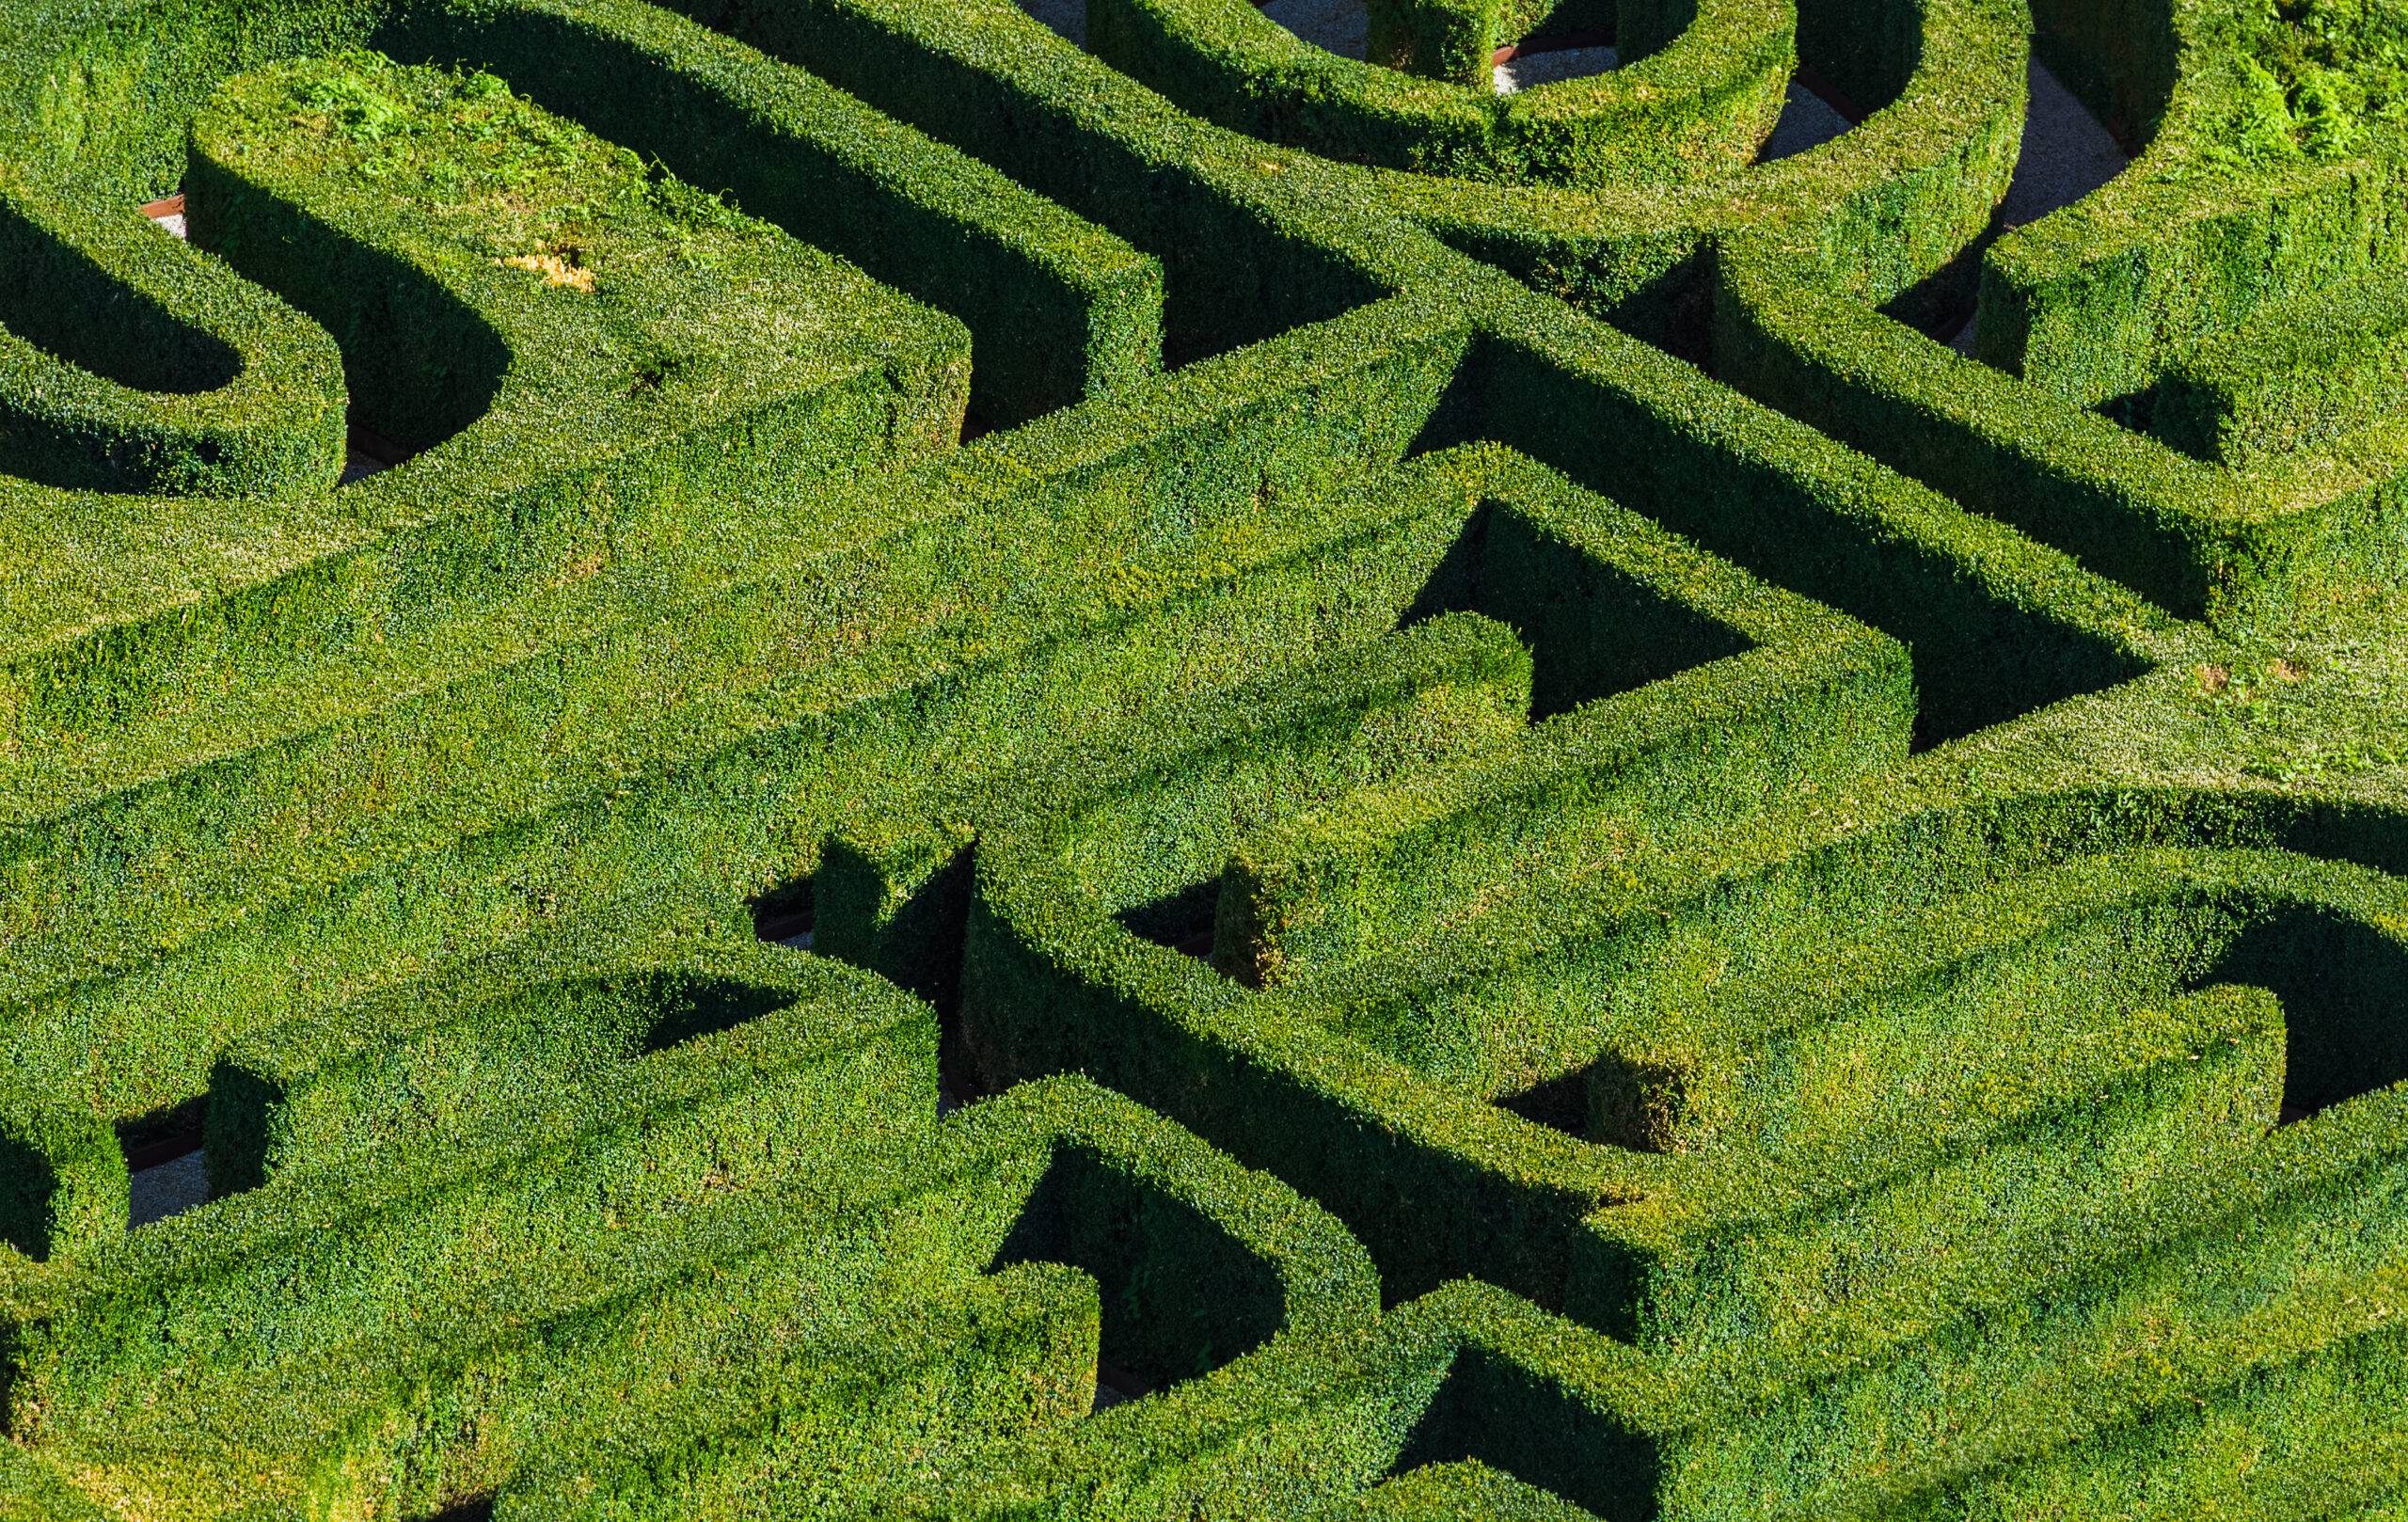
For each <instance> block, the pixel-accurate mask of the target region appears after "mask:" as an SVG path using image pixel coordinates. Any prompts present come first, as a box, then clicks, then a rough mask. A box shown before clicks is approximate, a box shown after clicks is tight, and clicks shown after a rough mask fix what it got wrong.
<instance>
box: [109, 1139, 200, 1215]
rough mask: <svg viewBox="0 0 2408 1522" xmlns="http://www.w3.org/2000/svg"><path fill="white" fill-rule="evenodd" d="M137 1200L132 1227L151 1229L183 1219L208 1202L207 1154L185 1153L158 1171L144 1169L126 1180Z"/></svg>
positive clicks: (160, 1166) (153, 1168)
mask: <svg viewBox="0 0 2408 1522" xmlns="http://www.w3.org/2000/svg"><path fill="white" fill-rule="evenodd" d="M126 1182H127V1184H128V1185H129V1186H130V1192H131V1193H132V1195H133V1197H134V1209H133V1211H132V1212H131V1213H129V1218H128V1221H127V1224H128V1225H129V1226H148V1225H150V1223H151V1222H153V1221H164V1220H166V1218H167V1217H168V1216H170V1215H181V1214H182V1213H184V1212H186V1211H188V1210H190V1209H192V1208H193V1207H194V1206H195V1205H200V1204H205V1203H207V1202H208V1199H209V1159H208V1154H207V1153H205V1152H186V1153H185V1154H184V1155H183V1156H182V1157H171V1158H169V1159H167V1161H166V1162H165V1163H162V1164H160V1165H158V1166H156V1167H149V1168H144V1169H142V1170H141V1171H140V1172H138V1173H135V1174H133V1175H131V1176H130V1177H128V1179H127V1180H126Z"/></svg>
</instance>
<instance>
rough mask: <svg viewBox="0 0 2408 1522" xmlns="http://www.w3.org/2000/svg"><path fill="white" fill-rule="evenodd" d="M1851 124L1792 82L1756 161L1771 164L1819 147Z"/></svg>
mask: <svg viewBox="0 0 2408 1522" xmlns="http://www.w3.org/2000/svg"><path fill="white" fill-rule="evenodd" d="M1853 125H1854V123H1853V122H1851V121H1849V120H1848V119H1847V118H1846V117H1844V116H1842V115H1840V114H1839V110H1838V108H1837V107H1835V106H1833V105H1832V104H1831V103H1830V102H1829V101H1826V100H1824V99H1823V98H1822V97H1821V96H1819V95H1817V94H1815V93H1814V91H1813V90H1810V89H1808V88H1807V87H1805V86H1803V85H1800V84H1799V83H1798V82H1797V81H1796V80H1794V79H1793V80H1791V81H1790V82H1789V99H1788V100H1786V101H1785V102H1783V103H1782V108H1781V119H1780V120H1779V121H1777V122H1775V123H1774V124H1773V129H1772V135H1771V136H1770V137H1767V138H1766V139H1765V146H1764V151H1762V152H1759V153H1758V154H1757V155H1756V162H1757V163H1758V164H1770V163H1772V162H1774V161H1775V160H1777V159H1785V158H1791V157H1795V156H1796V155H1798V154H1799V153H1803V152H1805V151H1807V150H1808V149H1810V148H1820V147H1822V146H1823V145H1824V144H1825V143H1828V142H1830V140H1831V139H1833V138H1834V137H1837V136H1839V135H1841V134H1842V133H1844V132H1846V131H1847V130H1848V128H1849V127H1851V126H1853Z"/></svg>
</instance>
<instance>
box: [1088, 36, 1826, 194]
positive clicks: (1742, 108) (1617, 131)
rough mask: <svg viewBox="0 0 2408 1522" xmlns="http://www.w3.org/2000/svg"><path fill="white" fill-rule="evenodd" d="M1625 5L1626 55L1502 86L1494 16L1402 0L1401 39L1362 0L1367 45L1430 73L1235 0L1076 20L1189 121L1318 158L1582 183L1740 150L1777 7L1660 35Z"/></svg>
mask: <svg viewBox="0 0 2408 1522" xmlns="http://www.w3.org/2000/svg"><path fill="white" fill-rule="evenodd" d="M1633 9H1634V10H1637V11H1640V14H1639V15H1637V16H1635V17H1634V18H1633V20H1634V22H1635V23H1636V24H1634V25H1633V26H1632V27H1631V28H1630V32H1631V39H1630V40H1631V41H1632V43H1633V44H1634V46H1633V48H1632V52H1631V55H1630V56H1628V57H1627V58H1626V59H1625V61H1624V67H1622V68H1619V69H1615V70H1611V71H1608V72H1605V73H1602V74H1597V75H1593V76H1592V77H1589V78H1585V79H1579V80H1567V81H1561V82H1559V83H1555V84H1550V85H1545V86H1541V87H1536V88H1532V89H1528V90H1520V91H1516V92H1514V93H1513V94H1511V95H1503V96H1500V95H1497V93H1496V92H1495V91H1493V90H1492V89H1490V88H1489V61H1488V60H1489V56H1490V55H1491V54H1492V53H1494V52H1495V51H1496V50H1497V48H1499V47H1501V46H1503V45H1505V44H1507V43H1510V42H1514V41H1518V40H1520V37H1521V34H1520V33H1515V34H1513V35H1507V34H1506V33H1505V32H1503V31H1502V30H1501V29H1500V28H1501V27H1502V26H1503V25H1504V24H1505V22H1506V18H1505V17H1504V16H1503V15H1501V14H1493V15H1492V14H1479V15H1458V14H1456V13H1454V12H1451V11H1435V10H1434V11H1432V12H1429V13H1423V12H1417V13H1415V16H1414V22H1413V24H1408V25H1406V26H1405V27H1403V28H1402V35H1399V29H1398V28H1397V27H1396V25H1395V24H1394V23H1393V22H1392V21H1391V22H1390V23H1389V24H1386V25H1381V24H1378V21H1377V19H1376V18H1377V17H1379V16H1382V15H1386V13H1387V12H1386V8H1380V9H1378V10H1375V23H1374V26H1373V37H1372V40H1371V47H1372V52H1373V55H1374V57H1379V56H1381V55H1384V54H1388V53H1402V54H1404V55H1408V56H1410V57H1416V58H1428V59H1430V60H1432V63H1433V66H1434V68H1433V71H1434V72H1438V75H1439V77H1437V78H1430V79H1425V78H1420V77H1417V76H1416V75H1415V74H1413V73H1405V72H1401V71H1397V70H1395V69H1390V68H1386V67H1383V66H1382V65H1381V64H1379V63H1376V62H1374V63H1364V62H1360V61H1358V60H1355V59H1352V58H1345V57H1341V56H1339V55H1336V54H1332V53H1329V52H1327V51H1325V50H1323V49H1322V48H1319V47H1316V46H1314V45H1313V44H1312V43H1309V42H1306V41H1304V40H1300V39H1298V38H1297V37H1295V36H1294V35H1293V34H1291V33H1290V32H1289V31H1288V30H1287V29H1286V28H1285V27H1282V26H1280V25H1279V24H1276V23H1275V22H1273V21H1270V20H1269V19H1267V18H1265V17H1263V16H1261V15H1259V14H1258V13H1257V12H1256V10H1255V8H1253V7H1252V6H1249V5H1245V4H1242V3H1239V0H1117V3H1112V4H1103V5H1095V6H1091V7H1090V8H1089V9H1088V16H1087V27H1088V37H1089V45H1090V46H1091V47H1092V48H1093V49H1094V51H1095V55H1096V56H1098V57H1099V58H1101V59H1102V60H1103V61H1104V62H1106V63H1109V64H1111V65H1112V66H1113V67H1114V68H1116V69H1118V70H1120V71H1123V72H1125V73H1128V74H1130V75H1132V76H1133V77H1134V78H1137V79H1141V80H1143V81H1145V82H1146V83H1147V84H1149V85H1150V86H1152V87H1155V88H1157V89H1160V90H1161V91H1162V92H1163V93H1164V94H1165V95H1167V96H1169V97H1170V98H1171V99H1172V100H1174V101H1176V102H1178V103H1180V105H1181V106H1184V107H1185V108H1187V109H1188V110H1190V111H1193V112H1195V113H1196V115H1198V116H1200V117H1203V118H1205V119H1208V120H1211V121H1213V122H1217V123H1219V124H1220V125H1222V126H1225V127H1228V128H1230V129H1232V130H1233V131H1237V132H1241V133H1244V134H1246V135H1249V136H1253V137H1259V138H1264V139H1267V140H1269V141H1273V142H1279V143H1287V144H1291V145H1292V146H1294V147H1297V148H1302V149H1305V150H1307V151H1311V152H1313V153H1317V154H1320V155H1322V156H1323V157H1325V158H1332V159H1339V160H1346V161H1354V162H1359V163H1365V164H1376V165H1381V166H1386V167H1388V168H1393V169H1406V170H1413V171H1416V172H1418V173H1423V174H1434V175H1450V176H1464V177H1468V178H1471V179H1474V180H1490V181H1498V182H1508V183H1512V182H1522V181H1535V182H1545V183H1551V184H1570V185H1593V184H1608V183H1615V184H1629V183H1631V182H1635V181H1644V180H1647V179H1649V178H1668V179H1669V178H1678V177H1681V176H1684V175H1690V174H1694V173H1695V172H1697V170H1698V168H1699V167H1700V166H1703V165H1711V164H1714V163H1717V162H1727V163H1734V164H1735V163H1743V162H1745V161H1746V160H1747V159H1748V158H1749V157H1751V156H1752V155H1753V154H1754V152H1755V151H1756V150H1757V148H1758V147H1759V146H1760V145H1761V144H1762V143H1763V142H1764V140H1765V138H1766V135H1769V134H1770V133H1771V131H1772V127H1773V122H1774V121H1775V119H1777V118H1778V117H1779V116H1780V114H1781V106H1782V97H1783V92H1784V90H1785V89H1786V88H1787V87H1788V83H1789V70H1790V65H1791V62H1792V60H1793V58H1794V56H1795V42H1794V38H1793V35H1792V27H1793V21H1792V11H1791V8H1790V7H1789V6H1788V5H1786V4H1770V3H1766V0H1704V3H1703V4H1701V5H1699V6H1697V7H1696V8H1695V14H1694V15H1693V16H1692V17H1691V19H1690V20H1689V22H1688V24H1687V26H1686V27H1685V28H1684V29H1683V30H1682V31H1681V32H1680V34H1679V35H1678V37H1677V38H1671V39H1663V38H1656V39H1651V38H1650V37H1649V29H1648V25H1647V23H1648V22H1650V21H1651V20H1660V18H1658V17H1656V16H1654V15H1653V14H1652V11H1653V9H1654V8H1651V7H1643V6H1634V7H1633ZM1425 14H1427V19H1426V20H1425V19H1424V16H1425ZM1615 30H1616V33H1617V36H1619V35H1620V32H1619V28H1618V27H1617V28H1615ZM1650 40H1653V41H1654V42H1655V43H1656V46H1654V47H1649V46H1648V45H1647V43H1648V42H1649V41H1650Z"/></svg>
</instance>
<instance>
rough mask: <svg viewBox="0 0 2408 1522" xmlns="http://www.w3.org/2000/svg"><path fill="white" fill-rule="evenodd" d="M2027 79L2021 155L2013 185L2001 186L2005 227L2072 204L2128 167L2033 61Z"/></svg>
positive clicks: (2096, 125) (2101, 129)
mask: <svg viewBox="0 0 2408 1522" xmlns="http://www.w3.org/2000/svg"><path fill="white" fill-rule="evenodd" d="M2031 77H2032V113H2031V115H2030V116H2029V117H2028V118H2027V119H2025V121H2024V126H2023V154H2022V157H2020V158H2019V159H2017V160H2016V163H2015V182H2014V183H2013V184H2012V185H2010V186H2008V187H2007V192H2006V200H2005V202H2004V204H2002V205H2001V206H2000V207H1999V217H2000V219H2001V220H2002V221H2003V222H2004V224H2005V225H2006V226H2007V227H2010V228H2020V227H2022V226H2024V225H2026V224H2027V223H2032V222H2037V221H2038V220H2040V218H2042V217H2044V216H2046V215H2048V214H2050V213H2051V212H2053V211H2055V210H2057V209H2058V208H2059V207H2061V206H2070V205H2072V204H2073V203H2074V202H2076V201H2078V200H2080V199H2082V198H2083V197H2085V196H2088V195H2089V194H2090V193H2091V192H2092V191H2095V190H2097V189H2099V187H2100V186H2101V185H2104V184H2105V183H2106V182H2108V181H2110V180H2113V179H2115V177H2116V176H2117V175H2119V174H2121V173H2123V172H2124V169H2125V166H2127V165H2129V164H2131V159H2129V158H2127V157H2126V156H2125V154H2124V151H2123V149H2122V148H2121V147H2119V146H2117V144H2116V142H2115V136H2114V135H2113V134H2111V133H2109V132H2108V130H2107V129H2106V127H2105V126H2103V125H2101V124H2100V122H2099V119H2098V118H2097V117H2094V116H2092V115H2091V114H2090V113H2089V112H2088V111H2087V110H2085V109H2083V103H2081V102H2080V101H2077V100H2075V99H2074V98H2073V92H2072V91H2071V90H2068V89H2067V88H2066V87H2065V86H2064V85H2062V84H2060V83H2059V82H2058V80H2057V76H2056V75H2054V74H2052V73H2051V72H2049V71H2048V69H2047V67H2046V66H2044V65H2043V64H2042V63H2041V62H2040V61H2039V60H2038V59H2037V58H2035V59H2034V60H2033V61H2032V75H2031Z"/></svg>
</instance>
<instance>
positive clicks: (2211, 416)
mask: <svg viewBox="0 0 2408 1522" xmlns="http://www.w3.org/2000/svg"><path fill="white" fill-rule="evenodd" d="M2403 305H2408V295H2403V293H2402V292H2401V289H2400V284H2399V282H2398V281H2397V280H2396V279H2391V278H2384V277H2376V278H2372V279H2368V280H2360V281H2356V282H2353V283H2352V284H2349V285H2346V286H2342V287H2340V288H2339V289H2337V290H2327V291H2320V292H2318V293H2316V294H2315V295H2313V296H2309V297H2305V298H2302V299H2297V300H2293V301H2289V302H2285V303H2282V304H2280V305H2278V306H2275V307H2273V308H2270V309H2266V310H2263V311H2261V312H2259V313H2257V315H2256V316H2255V317H2253V318H2251V319H2250V320H2249V321H2248V322H2246V323H2244V324H2242V325H2241V326H2239V327H2238V328H2236V329H2234V330H2233V331H2232V332H2231V333H2229V334H2227V335H2226V336H2225V337H2223V338H2221V339H2218V340H2214V341H2210V342H2208V343H2204V344H2201V345H2200V346H2199V347H2198V348H2195V349H2194V350H2192V351H2191V352H2190V353H2188V354H2186V355H2184V356H2183V357H2181V358H2180V359H2178V360H2177V361H2176V362H2175V364H2174V366H2173V368H2172V369H2171V370H2170V371H2168V372H2167V373H2166V374H2165V376H2164V378H2163V379H2162V380H2161V381H2160V382H2159V383H2158V387H2157V395H2156V397H2155V398H2154V405H2153V406H2152V408H2151V410H2150V415H2149V419H2150V420H2149V429H2150V431H2151V432H2152V433H2154V434H2156V435H2157V436H2159V437H2161V438H2162V439H2164V440H2165V441H2166V442H2168V443H2170V444H2172V445H2174V446H2175V447H2176V448H2178V449H2181V450H2187V451H2189V452H2191V453H2193V454H2195V455H2198V456H2200V457H2201V458H2203V459H2210V460H2215V461H2218V462H2221V463H2223V464H2227V465H2241V464H2245V463H2247V462H2249V461H2251V460H2254V459H2257V458H2259V457H2261V456H2265V455H2280V454H2287V453H2292V452H2303V451H2305V450H2309V449H2312V448H2314V447H2316V446H2318V445H2320V444H2324V443H2327V442H2329V441H2331V440H2333V439H2336V438H2337V437H2338V436H2342V435H2344V434H2349V433H2353V432H2357V431H2360V430H2363V429H2365V428H2367V427H2368V426H2369V425H2371V424H2374V423H2378V422H2380V421H2381V420H2383V419H2384V417H2385V416H2386V415H2387V414H2389V413H2392V412H2394V411H2396V410H2398V402H2399V400H2400V389H2399V388H2400V370H2401V359H2402V356H2401V352H2400V343H2401V337H2400V334H2401V328H2402V322H2401V310H2402V308H2403Z"/></svg>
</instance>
